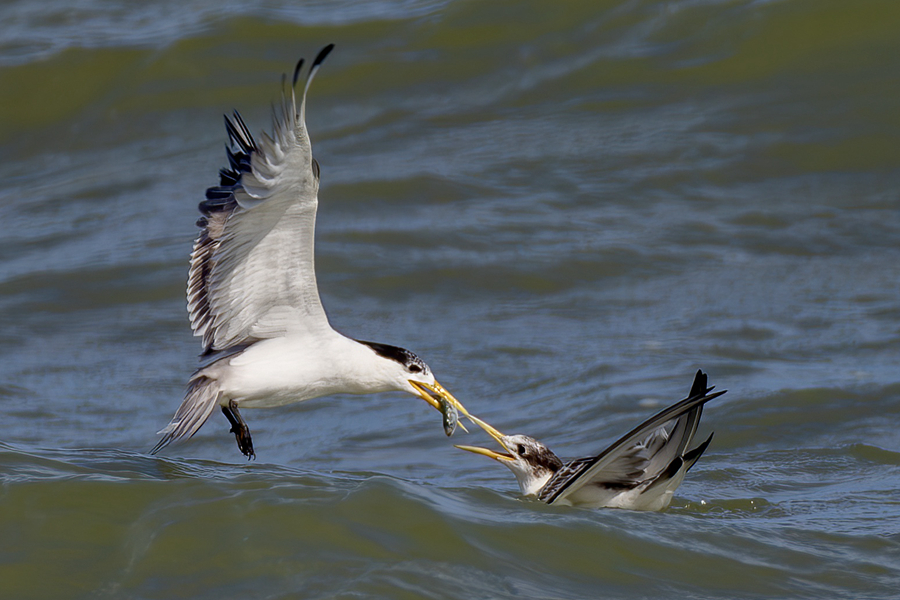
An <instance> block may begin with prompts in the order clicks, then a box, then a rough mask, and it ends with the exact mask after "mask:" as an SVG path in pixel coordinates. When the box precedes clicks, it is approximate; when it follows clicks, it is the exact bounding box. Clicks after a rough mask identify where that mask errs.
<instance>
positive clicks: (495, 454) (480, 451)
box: [456, 445, 515, 461]
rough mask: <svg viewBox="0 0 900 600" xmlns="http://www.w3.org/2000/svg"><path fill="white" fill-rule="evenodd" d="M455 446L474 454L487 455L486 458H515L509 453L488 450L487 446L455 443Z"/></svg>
mask: <svg viewBox="0 0 900 600" xmlns="http://www.w3.org/2000/svg"><path fill="white" fill-rule="evenodd" d="M456 447H457V448H459V449H460V450H465V451H467V452H474V453H475V454H481V455H483V456H487V457H488V458H493V459H494V460H510V461H511V460H515V458H513V457H512V455H511V454H501V453H500V452H494V451H493V450H488V449H487V448H479V447H478V446H460V445H457V446H456Z"/></svg>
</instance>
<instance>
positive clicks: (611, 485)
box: [457, 371, 725, 510]
mask: <svg viewBox="0 0 900 600" xmlns="http://www.w3.org/2000/svg"><path fill="white" fill-rule="evenodd" d="M706 384H707V377H706V374H705V373H703V372H702V371H697V375H696V376H695V377H694V383H693V385H692V386H691V391H690V393H689V394H688V397H687V398H685V399H684V400H682V401H680V402H678V403H677V404H673V405H672V406H670V407H668V408H666V409H665V410H662V411H660V412H659V413H657V414H655V415H653V416H652V417H650V418H649V419H647V420H646V421H644V422H643V423H641V424H640V425H638V426H637V427H635V428H634V429H632V430H631V431H629V432H628V433H627V434H625V435H624V436H622V437H621V438H619V439H618V440H617V441H616V442H615V443H613V444H612V445H611V446H609V447H608V448H607V449H606V450H604V451H603V452H601V453H600V454H598V455H596V456H590V457H587V458H579V459H575V460H572V461H569V462H563V461H562V460H561V459H560V458H559V457H558V456H556V454H554V453H553V452H552V451H551V450H550V449H549V448H548V447H547V446H545V445H544V444H542V443H541V442H539V441H538V440H536V439H534V438H532V437H529V436H527V435H504V434H503V433H500V432H499V431H498V430H497V429H495V428H494V427H493V426H491V425H489V424H487V423H485V422H484V421H482V420H480V419H478V418H475V417H470V419H472V420H473V421H474V422H475V423H477V424H478V425H480V426H481V428H482V429H484V430H485V431H486V432H487V433H488V434H490V436H491V437H493V438H494V439H495V440H496V441H497V442H498V443H499V444H500V446H502V448H503V451H502V452H495V451H493V450H490V449H488V448H479V447H476V446H457V448H460V449H461V450H468V451H469V452H475V453H477V454H482V455H484V456H488V457H490V458H493V459H494V460H496V461H497V462H499V463H501V464H503V465H506V466H507V467H509V469H510V470H511V471H512V472H513V474H514V475H515V476H516V480H517V481H518V482H519V489H520V490H521V492H522V495H524V496H533V497H536V498H537V499H539V500H541V501H543V502H546V503H547V504H558V505H571V506H582V507H585V508H627V509H632V510H662V509H664V508H666V507H667V506H668V505H669V502H671V500H672V495H673V494H674V492H675V490H676V488H678V486H679V485H681V482H682V481H683V480H684V475H685V473H687V471H688V470H689V469H690V468H691V467H692V466H694V464H695V463H696V462H697V460H698V459H699V458H700V456H701V455H702V454H703V452H704V451H705V450H706V448H707V446H709V443H710V441H711V440H712V434H710V435H709V437H708V438H706V440H705V441H703V442H702V443H700V444H699V445H697V446H696V447H695V448H693V449H690V450H688V446H690V444H691V442H692V440H693V438H694V435H695V434H696V432H697V426H698V425H699V423H700V416H701V414H702V413H703V405H704V404H706V403H707V402H709V401H710V400H712V399H713V398H717V397H719V396H721V395H722V394H724V393H725V391H721V392H716V393H714V394H711V393H710V392H711V391H712V390H713V388H711V387H707V386H706Z"/></svg>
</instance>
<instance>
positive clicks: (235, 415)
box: [222, 400, 256, 460]
mask: <svg viewBox="0 0 900 600" xmlns="http://www.w3.org/2000/svg"><path fill="white" fill-rule="evenodd" d="M222 412H223V413H225V417H226V418H227V419H228V422H229V423H231V433H233V434H234V437H235V439H236V440H237V445H238V448H239V449H240V451H241V452H242V453H243V454H244V456H246V457H247V460H251V459H253V458H256V453H255V452H253V440H252V439H251V438H250V428H249V427H247V424H246V423H244V419H242V418H241V413H239V412H238V407H237V402H235V401H234V400H231V401H230V402H229V403H228V406H223V407H222Z"/></svg>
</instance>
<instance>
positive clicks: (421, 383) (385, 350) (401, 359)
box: [360, 340, 469, 415]
mask: <svg viewBox="0 0 900 600" xmlns="http://www.w3.org/2000/svg"><path fill="white" fill-rule="evenodd" d="M360 343H361V344H364V345H366V346H368V347H369V348H370V349H371V350H372V351H373V352H375V354H376V355H377V356H378V357H380V358H381V359H383V360H381V361H380V362H379V369H378V370H379V373H380V377H381V378H382V379H383V380H384V383H385V387H386V388H388V389H391V390H396V391H398V392H407V393H409V394H412V395H413V396H418V397H419V398H422V399H423V400H425V401H426V402H427V403H428V404H430V405H431V406H433V407H434V408H435V409H437V410H439V411H441V412H444V410H443V408H442V402H446V403H448V404H450V405H451V406H454V407H455V408H456V409H457V410H458V411H459V412H461V413H462V414H464V415H468V414H469V413H468V411H467V410H466V409H465V407H464V406H463V405H462V404H461V403H460V402H459V400H457V399H456V398H454V397H453V395H452V394H451V393H450V392H448V391H447V390H445V389H444V387H443V386H442V385H441V384H440V383H438V382H437V380H436V379H435V378H434V374H433V373H432V372H431V369H430V368H429V367H428V365H427V364H425V361H424V360H422V359H421V358H419V357H418V356H416V354H415V353H414V352H411V351H409V350H407V349H406V348H400V347H398V346H391V345H388V344H381V343H378V342H364V341H361V340H360Z"/></svg>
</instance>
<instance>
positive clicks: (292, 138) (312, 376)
mask: <svg viewBox="0 0 900 600" xmlns="http://www.w3.org/2000/svg"><path fill="white" fill-rule="evenodd" d="M333 48H334V45H333V44H329V45H328V46H326V47H324V48H323V49H322V50H321V51H320V52H319V54H318V56H317V57H316V59H315V60H314V61H313V63H312V65H311V67H310V70H309V71H308V73H307V76H306V80H305V83H304V85H303V93H302V96H301V98H300V104H299V107H298V105H297V93H296V87H297V79H298V77H299V75H300V73H301V71H302V68H303V60H300V62H299V63H298V64H297V67H296V69H295V70H294V77H293V80H292V82H291V88H290V93H289V96H288V95H287V93H286V92H285V89H284V88H285V80H284V78H283V79H282V94H281V104H280V106H278V107H273V111H272V117H273V119H272V120H273V128H272V133H271V134H267V133H263V135H262V137H261V139H259V140H257V139H255V138H254V137H253V136H252V135H251V134H250V131H249V129H248V128H247V126H246V125H245V124H244V120H243V119H242V118H241V116H240V114H238V112H237V111H235V112H234V114H233V116H232V117H231V118H229V117H228V116H227V115H226V116H225V128H226V130H227V132H228V146H227V152H228V163H229V164H228V166H227V167H225V168H223V169H221V170H220V171H219V180H220V181H219V185H217V186H215V187H211V188H209V189H208V190H207V191H206V200H204V201H203V202H201V203H200V207H199V208H200V212H201V214H202V217H201V218H200V219H199V221H197V225H198V227H200V230H201V231H200V235H199V237H198V238H197V239H196V241H195V242H194V248H193V252H192V253H191V259H190V272H189V275H188V289H187V296H188V312H189V313H190V320H191V328H192V329H193V332H194V335H196V336H199V337H200V338H201V339H202V344H203V351H202V353H201V355H200V359H201V364H200V368H198V369H197V371H195V372H194V374H193V375H192V376H191V378H190V380H189V381H188V385H187V392H186V394H185V398H184V401H183V402H182V403H181V406H179V407H178V410H177V411H176V412H175V416H174V417H173V418H172V421H171V422H170V423H169V424H168V425H167V426H166V427H165V428H164V429H163V430H162V431H160V432H159V433H160V434H161V435H162V438H161V439H160V440H159V443H158V444H156V447H154V448H153V450H151V453H152V454H155V453H157V452H158V451H159V450H161V449H162V448H164V447H165V446H166V445H168V444H169V443H171V442H173V441H175V440H179V439H183V438H189V437H191V436H193V435H194V434H195V433H196V432H197V430H198V429H200V427H201V426H202V425H203V424H204V423H205V422H206V420H207V419H208V418H209V416H210V415H211V414H212V412H213V410H214V409H215V408H216V407H217V406H218V407H219V408H220V409H221V410H222V412H223V413H224V414H225V417H226V418H227V419H228V421H229V423H230V424H231V433H234V435H235V439H236V440H237V445H238V448H239V449H240V451H241V452H242V453H243V454H244V455H245V456H247V457H248V458H253V457H255V453H254V450H253V441H252V438H251V436H250V429H249V427H248V426H247V424H246V423H245V422H244V420H243V418H242V417H241V414H240V412H239V408H245V407H246V408H268V407H276V406H282V405H285V404H290V403H294V402H300V401H303V400H309V399H311V398H317V397H319V396H328V395H331V394H341V393H349V394H370V393H375V392H388V391H398V392H407V393H409V394H412V395H414V396H417V397H420V398H422V399H423V400H425V401H426V402H427V403H428V404H430V405H431V406H433V407H434V408H436V409H438V410H439V411H441V413H442V414H443V416H444V430H445V432H446V433H447V435H450V434H452V433H453V429H454V428H455V427H456V424H457V419H458V414H459V413H462V414H463V415H466V416H468V411H466V409H465V408H464V407H463V405H462V404H460V403H459V401H458V400H456V398H454V397H453V396H452V395H451V394H450V393H449V392H448V391H447V390H445V389H444V388H443V387H442V386H441V385H440V384H439V383H438V382H437V381H436V380H435V377H434V375H433V374H432V372H431V369H430V368H429V367H428V365H427V364H425V362H424V361H423V360H422V359H421V358H419V357H418V356H416V355H415V354H414V353H413V352H411V351H409V350H406V349H404V348H399V347H397V346H391V345H389V344H382V343H377V342H366V341H360V340H355V339H351V338H349V337H346V336H344V335H342V334H340V333H338V332H337V331H335V330H334V329H333V328H332V327H331V324H330V323H329V321H328V317H327V316H326V314H325V310H324V308H323V307H322V303H321V301H320V299H319V290H318V287H317V284H316V273H315V266H314V253H313V245H314V236H315V222H316V208H317V206H318V191H319V164H318V162H316V159H315V158H313V155H312V147H311V144H310V139H309V134H308V132H307V129H306V96H307V92H308V91H309V86H310V84H311V83H312V80H313V77H314V76H315V74H316V72H317V71H318V69H319V67H320V66H321V64H322V61H324V60H325V57H326V56H328V54H329V52H331V50H332V49H333Z"/></svg>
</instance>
